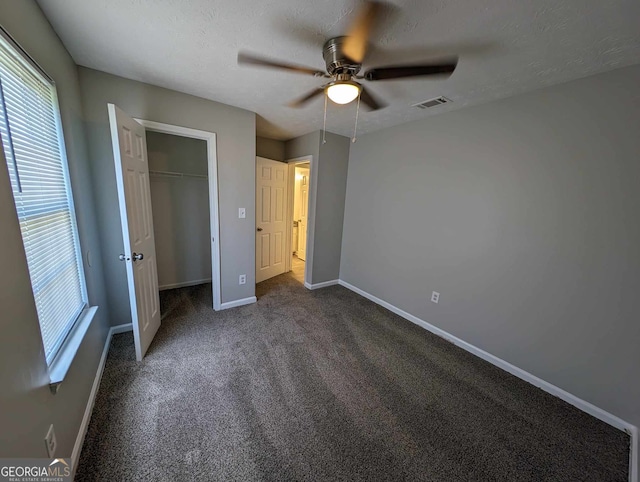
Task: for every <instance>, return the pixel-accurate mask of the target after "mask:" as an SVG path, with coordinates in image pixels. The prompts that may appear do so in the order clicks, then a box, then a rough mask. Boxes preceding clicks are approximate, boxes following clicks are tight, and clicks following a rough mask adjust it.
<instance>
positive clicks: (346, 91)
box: [327, 82, 360, 104]
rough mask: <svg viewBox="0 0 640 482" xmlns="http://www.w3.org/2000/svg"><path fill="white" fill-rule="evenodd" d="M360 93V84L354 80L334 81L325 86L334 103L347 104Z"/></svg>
mask: <svg viewBox="0 0 640 482" xmlns="http://www.w3.org/2000/svg"><path fill="white" fill-rule="evenodd" d="M359 94H360V86H359V85H358V84H356V83H355V82H336V83H333V84H331V85H330V86H329V87H327V95H328V96H329V99H331V100H332V101H333V102H335V103H336V104H348V103H349V102H352V101H353V100H354V99H355V98H356V97H358V95H359Z"/></svg>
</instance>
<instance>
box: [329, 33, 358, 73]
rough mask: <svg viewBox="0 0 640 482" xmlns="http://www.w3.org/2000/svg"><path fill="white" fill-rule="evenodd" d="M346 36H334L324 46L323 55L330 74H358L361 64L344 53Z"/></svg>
mask: <svg viewBox="0 0 640 482" xmlns="http://www.w3.org/2000/svg"><path fill="white" fill-rule="evenodd" d="M345 38H346V37H334V38H332V39H329V40H327V41H326V43H325V44H324V47H323V48H322V56H323V57H324V61H325V63H326V65H327V72H328V73H329V75H332V76H333V75H338V74H348V75H349V76H351V75H356V74H357V73H358V72H359V71H360V67H361V65H360V64H358V63H356V62H354V61H353V60H351V59H349V58H348V57H347V56H346V55H344V53H343V50H342V46H343V44H344V40H345Z"/></svg>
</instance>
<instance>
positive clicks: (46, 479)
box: [0, 459, 72, 482]
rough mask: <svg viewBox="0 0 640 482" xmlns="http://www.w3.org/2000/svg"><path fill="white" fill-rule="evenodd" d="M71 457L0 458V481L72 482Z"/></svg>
mask: <svg viewBox="0 0 640 482" xmlns="http://www.w3.org/2000/svg"><path fill="white" fill-rule="evenodd" d="M71 475H72V474H71V459H0V482H71Z"/></svg>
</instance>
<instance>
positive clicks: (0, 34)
mask: <svg viewBox="0 0 640 482" xmlns="http://www.w3.org/2000/svg"><path fill="white" fill-rule="evenodd" d="M0 43H1V44H3V45H2V46H1V48H6V49H8V50H9V51H10V53H11V54H13V55H14V56H15V57H16V58H17V59H19V61H20V62H21V63H22V65H23V66H24V68H25V69H28V70H29V71H30V72H31V73H32V74H33V75H35V76H36V77H37V78H38V79H40V80H41V81H42V82H43V84H45V85H46V86H47V87H48V88H49V89H50V94H51V106H52V109H53V119H54V123H55V130H56V132H55V134H56V137H57V141H58V142H57V146H58V149H59V156H60V162H61V164H62V166H61V170H62V175H63V179H64V184H65V194H66V197H67V202H68V206H69V217H70V224H71V230H72V237H73V244H74V249H75V253H76V262H77V269H78V274H79V281H80V295H81V298H82V302H83V305H82V308H81V310H80V311H79V313H78V315H77V316H76V317H75V318H74V319H73V320H72V321H71V322H69V323H68V324H67V325H66V326H65V328H64V331H63V332H62V333H64V335H63V336H62V341H61V342H60V343H59V344H58V346H56V347H55V350H54V351H53V352H52V354H51V356H50V357H49V359H47V357H46V352H45V350H44V339H43V336H42V324H41V320H40V318H39V317H38V329H39V330H40V342H41V343H42V347H43V355H44V358H45V362H46V364H47V368H48V370H49V374H50V378H51V384H52V389H53V387H54V386H55V387H56V389H57V385H58V384H59V383H60V382H61V381H62V379H63V378H64V376H65V375H66V372H67V371H68V369H69V366H70V364H71V361H72V360H73V358H74V356H75V354H76V352H77V350H78V348H79V344H80V342H81V341H82V338H83V337H84V334H85V333H86V331H87V329H88V327H89V325H90V323H91V321H92V319H93V317H94V315H95V312H96V310H97V308H96V307H90V306H89V296H88V290H87V282H86V272H85V266H84V259H83V256H82V245H81V241H80V230H79V226H78V220H77V214H76V205H75V200H74V196H73V186H72V181H71V172H70V168H69V160H68V157H67V149H66V143H65V136H64V130H63V125H62V113H61V110H60V102H59V98H58V89H57V86H56V82H55V81H54V80H53V78H52V77H51V76H49V75H48V74H47V73H46V72H45V70H44V69H43V68H42V67H40V65H38V63H37V62H35V60H34V59H33V58H32V57H31V56H30V55H29V54H28V53H27V52H26V51H25V49H23V48H22V47H21V46H20V45H19V44H18V42H16V41H15V40H14V39H13V38H12V37H11V35H10V34H9V33H8V32H7V31H6V30H5V29H4V28H3V27H1V26H0ZM2 149H3V150H4V146H2ZM5 157H6V156H5ZM11 190H12V191H13V186H11ZM12 194H13V192H12ZM14 209H16V216H19V215H18V211H17V206H16V204H15V198H14ZM18 219H19V217H18ZM21 237H22V235H21ZM22 241H23V243H24V238H22ZM25 260H27V255H26V252H25ZM30 284H31V280H30ZM32 295H33V285H32ZM33 296H34V301H35V295H33ZM54 391H55V390H54Z"/></svg>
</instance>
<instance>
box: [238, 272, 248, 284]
mask: <svg viewBox="0 0 640 482" xmlns="http://www.w3.org/2000/svg"><path fill="white" fill-rule="evenodd" d="M238 283H239V284H241V285H243V284H246V283H247V275H246V274H241V275H240V278H239V279H238Z"/></svg>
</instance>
